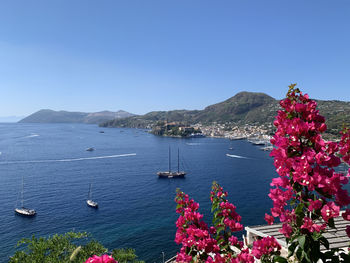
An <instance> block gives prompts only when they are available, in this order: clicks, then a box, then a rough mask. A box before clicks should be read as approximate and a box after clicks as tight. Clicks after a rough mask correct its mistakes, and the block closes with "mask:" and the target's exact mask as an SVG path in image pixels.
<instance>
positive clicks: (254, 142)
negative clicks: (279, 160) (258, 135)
mask: <svg viewBox="0 0 350 263" xmlns="http://www.w3.org/2000/svg"><path fill="white" fill-rule="evenodd" d="M252 144H253V145H265V144H266V142H265V141H253V142H252Z"/></svg>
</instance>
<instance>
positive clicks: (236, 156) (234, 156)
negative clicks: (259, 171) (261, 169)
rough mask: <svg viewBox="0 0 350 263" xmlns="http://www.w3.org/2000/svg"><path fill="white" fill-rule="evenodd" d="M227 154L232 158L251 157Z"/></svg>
mask: <svg viewBox="0 0 350 263" xmlns="http://www.w3.org/2000/svg"><path fill="white" fill-rule="evenodd" d="M226 156H228V157H231V158H239V159H250V158H248V157H244V156H240V155H234V154H228V153H227V154H226Z"/></svg>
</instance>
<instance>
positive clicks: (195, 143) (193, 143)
mask: <svg viewBox="0 0 350 263" xmlns="http://www.w3.org/2000/svg"><path fill="white" fill-rule="evenodd" d="M186 144H187V145H201V143H199V142H187V143H186Z"/></svg>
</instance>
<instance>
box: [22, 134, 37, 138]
mask: <svg viewBox="0 0 350 263" xmlns="http://www.w3.org/2000/svg"><path fill="white" fill-rule="evenodd" d="M38 136H39V134H34V133H32V134H31V135H28V136H25V137H24V138H34V137H38Z"/></svg>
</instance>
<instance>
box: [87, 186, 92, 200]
mask: <svg viewBox="0 0 350 263" xmlns="http://www.w3.org/2000/svg"><path fill="white" fill-rule="evenodd" d="M88 199H89V200H90V199H91V183H90V186H89V193H88Z"/></svg>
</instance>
